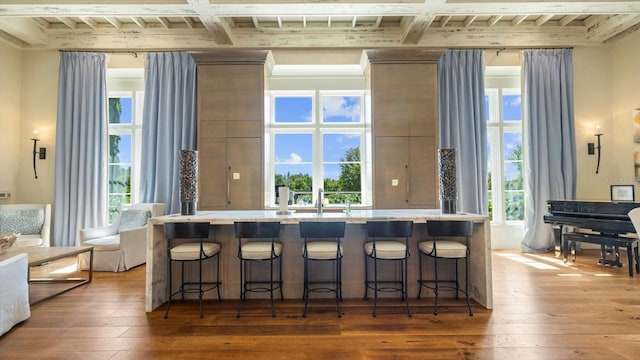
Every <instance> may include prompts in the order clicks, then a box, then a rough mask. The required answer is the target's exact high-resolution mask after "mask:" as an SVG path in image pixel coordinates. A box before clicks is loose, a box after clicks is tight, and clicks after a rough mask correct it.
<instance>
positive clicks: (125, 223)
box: [78, 203, 166, 272]
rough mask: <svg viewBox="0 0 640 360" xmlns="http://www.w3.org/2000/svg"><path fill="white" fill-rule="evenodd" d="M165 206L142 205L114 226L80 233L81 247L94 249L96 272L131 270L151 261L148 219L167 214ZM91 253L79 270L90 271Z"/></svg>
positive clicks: (83, 258)
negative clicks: (149, 257) (148, 246)
mask: <svg viewBox="0 0 640 360" xmlns="http://www.w3.org/2000/svg"><path fill="white" fill-rule="evenodd" d="M165 206H166V205H165V204H162V203H141V204H135V205H133V206H132V207H131V208H128V209H126V210H123V211H122V212H121V213H120V217H119V218H118V219H117V220H116V221H114V223H113V224H111V225H108V226H103V227H96V228H90V229H82V230H80V233H79V236H78V240H79V243H80V246H93V270H94V271H115V272H118V271H127V270H129V269H131V268H132V267H135V266H138V265H142V264H144V263H145V262H146V261H147V220H148V219H149V218H151V217H155V216H161V215H163V214H164V209H165ZM89 260H90V259H89V254H80V255H78V268H79V269H80V270H88V269H89Z"/></svg>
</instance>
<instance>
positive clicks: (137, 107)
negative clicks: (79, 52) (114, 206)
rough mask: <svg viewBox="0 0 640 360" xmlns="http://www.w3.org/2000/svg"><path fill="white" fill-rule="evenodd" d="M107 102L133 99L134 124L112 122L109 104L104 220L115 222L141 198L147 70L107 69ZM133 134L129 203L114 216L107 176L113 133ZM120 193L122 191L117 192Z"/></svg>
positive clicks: (132, 121) (132, 120) (132, 113)
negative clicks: (120, 213)
mask: <svg viewBox="0 0 640 360" xmlns="http://www.w3.org/2000/svg"><path fill="white" fill-rule="evenodd" d="M107 87H108V89H107V103H108V101H109V99H110V98H131V107H132V109H131V123H130V124H122V123H117V124H110V123H109V114H108V111H109V107H108V106H107V118H106V122H107V124H106V125H107V141H106V142H105V144H106V147H107V149H106V151H105V152H106V159H105V164H106V169H107V173H106V174H107V189H106V195H105V196H106V204H107V211H106V216H107V218H106V219H105V220H106V222H107V223H112V221H114V220H115V219H117V214H119V211H120V210H122V209H123V208H126V207H127V206H130V205H133V204H135V203H137V202H139V200H140V198H139V197H140V166H141V159H140V158H141V152H142V147H141V142H142V122H143V118H142V115H143V105H144V69H107ZM111 135H130V136H131V179H130V182H131V190H130V191H131V193H130V194H129V196H130V197H129V199H130V203H124V202H123V203H121V206H120V209H118V211H117V212H115V215H114V216H111V214H110V212H111V208H110V202H109V198H110V196H111V195H112V194H114V193H111V192H110V189H109V184H108V179H109V173H110V165H111V162H110V158H109V157H110V156H109V146H110V139H109V138H110V136H111ZM118 194H119V193H118Z"/></svg>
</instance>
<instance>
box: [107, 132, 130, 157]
mask: <svg viewBox="0 0 640 360" xmlns="http://www.w3.org/2000/svg"><path fill="white" fill-rule="evenodd" d="M109 163H117V164H123V163H125V164H131V135H109Z"/></svg>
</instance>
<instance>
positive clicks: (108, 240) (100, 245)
mask: <svg viewBox="0 0 640 360" xmlns="http://www.w3.org/2000/svg"><path fill="white" fill-rule="evenodd" d="M83 245H87V246H93V250H94V251H95V250H104V251H109V250H119V249H120V234H116V235H111V236H105V237H101V238H93V239H90V240H87V241H85V242H84V244H83Z"/></svg>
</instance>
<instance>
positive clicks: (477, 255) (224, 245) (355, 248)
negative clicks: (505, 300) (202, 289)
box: [145, 209, 493, 312]
mask: <svg viewBox="0 0 640 360" xmlns="http://www.w3.org/2000/svg"><path fill="white" fill-rule="evenodd" d="M342 220H344V221H345V222H346V223H347V227H346V232H345V237H344V239H343V248H344V258H343V269H342V282H343V284H342V287H343V297H344V298H362V297H363V295H364V254H363V244H364V242H365V241H366V226H365V224H366V222H367V221H368V220H375V221H385V220H412V221H413V222H414V231H413V237H412V238H411V239H410V242H409V246H410V251H411V256H410V258H409V281H408V293H409V298H410V299H414V300H413V301H416V300H415V297H416V295H417V293H418V283H417V278H418V258H419V256H418V248H417V243H418V242H419V241H422V240H425V239H427V238H428V236H427V230H426V221H427V220H472V221H474V227H473V235H472V237H471V245H470V247H471V249H470V251H471V258H470V271H469V295H470V297H471V298H472V299H473V300H475V301H476V302H477V303H478V304H480V305H482V306H484V307H485V308H487V309H491V308H493V290H492V279H491V235H490V226H489V219H488V217H486V216H483V215H477V214H466V213H458V214H441V213H440V210H438V209H406V210H405V209H402V210H352V211H351V213H350V214H349V215H346V214H344V213H343V212H342V211H332V210H327V211H325V212H323V213H322V214H317V213H315V212H304V211H298V212H293V213H290V214H287V215H279V214H278V212H277V211H276V210H225V211H198V212H197V213H196V214H195V215H179V214H174V215H166V216H160V217H154V218H151V219H150V220H149V223H150V226H148V227H147V239H148V241H147V265H146V303H145V309H146V311H147V312H150V311H153V310H155V309H157V308H158V307H160V306H161V305H162V304H163V303H164V302H166V301H167V283H168V282H167V276H168V268H167V266H168V262H167V239H166V237H165V235H164V224H165V223H168V222H209V223H210V224H211V230H210V235H209V238H210V239H211V240H212V241H216V242H218V243H220V244H221V251H220V258H219V260H220V279H221V281H222V287H221V292H222V297H223V298H224V299H239V292H240V280H239V277H240V270H239V266H240V260H239V259H238V257H237V252H238V240H237V239H236V238H235V236H234V233H233V223H234V221H279V222H280V223H281V230H280V241H281V242H282V243H283V245H284V249H283V253H282V269H283V270H282V277H283V279H282V280H283V291H284V297H285V298H287V299H299V298H300V297H301V295H302V285H303V279H302V274H303V271H302V268H303V262H302V245H303V242H302V239H301V238H300V234H299V231H298V223H299V222H300V221H342ZM206 263H207V265H206V269H207V270H206V271H207V272H209V273H213V267H214V266H215V263H214V262H212V261H207V262H206ZM209 269H211V270H209ZM427 269H432V265H431V263H429V265H427ZM453 269H454V267H453V265H451V266H450V267H445V266H438V270H439V272H440V276H441V277H442V276H443V274H442V272H444V276H446V275H447V273H448V274H452V272H453ZM391 270H392V269H389V271H391ZM461 270H463V269H461ZM327 271H330V270H327ZM174 276H175V278H174V280H177V279H178V277H179V276H180V274H179V272H177V273H176V272H174ZM185 276H187V277H188V276H192V278H194V277H195V276H196V272H195V268H194V269H191V270H188V271H187V272H186V274H185ZM461 281H464V276H462V278H461ZM174 283H176V282H175V281H174ZM461 286H462V287H464V283H462V284H461ZM447 293H450V294H451V296H453V292H445V293H443V295H444V296H448V295H447ZM214 294H215V292H210V293H207V294H205V298H210V297H212V296H215V295H214ZM257 296H261V295H259V294H258V295H257ZM257 296H256V297H257ZM328 296H330V295H328ZM391 296H397V294H392V295H391ZM432 296H433V294H432V293H429V292H427V298H426V299H425V298H423V299H422V300H420V301H432V300H433V298H432Z"/></svg>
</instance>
